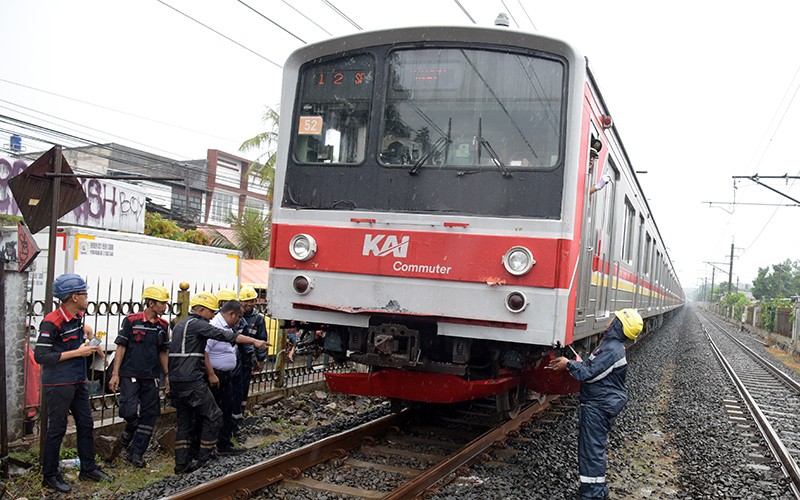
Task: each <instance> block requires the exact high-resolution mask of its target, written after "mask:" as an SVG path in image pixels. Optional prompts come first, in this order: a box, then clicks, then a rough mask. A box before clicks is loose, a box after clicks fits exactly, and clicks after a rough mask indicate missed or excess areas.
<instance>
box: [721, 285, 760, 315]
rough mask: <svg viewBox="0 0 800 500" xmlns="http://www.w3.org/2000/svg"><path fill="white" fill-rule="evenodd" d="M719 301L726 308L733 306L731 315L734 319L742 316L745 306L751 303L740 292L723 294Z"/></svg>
mask: <svg viewBox="0 0 800 500" xmlns="http://www.w3.org/2000/svg"><path fill="white" fill-rule="evenodd" d="M720 303H721V304H722V306H723V307H725V309H726V310H730V308H733V312H734V313H733V317H734V318H736V319H738V318H741V317H742V313H744V308H745V307H747V306H750V305H752V303H751V302H750V300H749V299H748V298H747V297H745V295H744V294H743V293H741V292H736V293H732V294H730V295H726V296H724V297H723V298H722V300H720Z"/></svg>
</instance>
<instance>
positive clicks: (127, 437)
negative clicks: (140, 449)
mask: <svg viewBox="0 0 800 500" xmlns="http://www.w3.org/2000/svg"><path fill="white" fill-rule="evenodd" d="M120 441H122V447H123V448H127V447H128V446H130V445H131V441H133V433H132V432H128V431H122V436H120Z"/></svg>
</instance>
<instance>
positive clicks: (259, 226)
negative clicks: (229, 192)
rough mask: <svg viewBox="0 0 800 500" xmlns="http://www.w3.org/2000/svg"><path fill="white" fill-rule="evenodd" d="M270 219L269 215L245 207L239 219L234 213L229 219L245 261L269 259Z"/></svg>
mask: <svg viewBox="0 0 800 500" xmlns="http://www.w3.org/2000/svg"><path fill="white" fill-rule="evenodd" d="M270 219H271V217H270V216H269V215H264V214H262V213H261V212H260V211H258V210H256V209H254V208H250V207H245V209H244V211H242V215H240V216H239V217H236V216H235V215H234V214H233V213H231V214H230V216H229V217H228V221H229V222H230V224H231V228H232V229H233V230H234V232H235V234H236V242H237V243H238V246H239V250H241V251H242V254H244V255H243V257H244V258H245V259H260V260H267V259H269V228H270Z"/></svg>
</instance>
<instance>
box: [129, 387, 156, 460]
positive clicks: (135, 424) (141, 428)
mask: <svg viewBox="0 0 800 500" xmlns="http://www.w3.org/2000/svg"><path fill="white" fill-rule="evenodd" d="M134 380H136V381H135V382H134ZM119 393H120V401H119V416H120V417H122V418H124V419H125V432H126V433H127V434H129V435H131V436H133V440H132V441H131V448H130V450H131V452H133V453H134V454H136V455H139V456H142V455H144V452H145V451H147V447H148V446H149V445H150V438H151V437H152V436H153V429H154V428H155V425H156V419H158V416H159V415H160V414H161V408H160V407H159V400H158V394H159V391H158V379H152V378H147V379H142V378H130V377H120V379H119Z"/></svg>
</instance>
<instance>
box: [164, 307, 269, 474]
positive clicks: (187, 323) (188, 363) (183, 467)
mask: <svg viewBox="0 0 800 500" xmlns="http://www.w3.org/2000/svg"><path fill="white" fill-rule="evenodd" d="M189 307H190V308H191V310H190V312H189V315H188V316H186V317H185V318H183V319H182V320H181V321H179V322H178V324H176V325H175V328H173V330H172V342H171V343H170V349H169V383H170V396H171V398H172V405H173V406H174V407H175V408H176V409H177V418H178V426H177V427H178V428H177V431H176V434H175V473H176V474H186V473H188V472H191V471H193V470H195V469H199V468H200V467H203V466H204V465H206V463H207V462H208V461H209V460H210V459H211V452H212V451H213V450H214V447H215V446H216V444H217V434H218V432H219V427H220V425H221V424H222V412H221V411H220V409H219V407H217V404H216V403H215V402H214V396H213V395H212V394H211V390H210V389H209V387H208V384H207V383H206V381H205V380H204V377H203V375H204V374H205V373H206V369H205V349H206V342H207V340H208V339H215V340H223V341H227V342H234V343H237V344H252V345H254V346H255V347H256V348H257V349H261V350H265V349H266V348H267V346H268V344H267V343H266V342H264V341H263V340H257V339H254V338H252V337H248V336H246V335H239V334H237V333H235V332H234V331H232V330H223V329H221V328H217V327H215V326H212V325H211V323H209V321H210V320H211V319H212V318H213V317H214V313H216V311H217V309H218V307H219V299H218V298H217V296H216V295H214V294H213V293H211V292H205V291H203V292H199V293H196V294H194V295H193V296H192V298H191V300H190V301H189ZM195 422H197V423H198V425H200V426H201V431H200V435H199V436H193V434H194V432H193V429H194V425H195ZM193 438H194V439H198V440H199V450H197V456H196V457H192V448H193V447H192V440H193ZM193 459H196V461H195V460H193Z"/></svg>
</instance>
